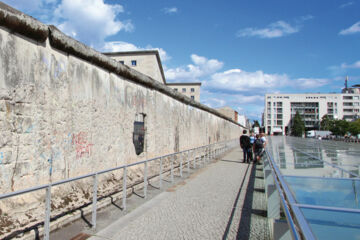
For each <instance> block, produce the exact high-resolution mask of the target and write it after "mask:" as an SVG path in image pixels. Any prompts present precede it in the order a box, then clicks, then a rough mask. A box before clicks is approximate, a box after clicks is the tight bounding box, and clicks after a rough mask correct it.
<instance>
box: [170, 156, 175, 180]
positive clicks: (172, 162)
mask: <svg viewBox="0 0 360 240" xmlns="http://www.w3.org/2000/svg"><path fill="white" fill-rule="evenodd" d="M174 160H175V155H172V156H171V164H170V167H171V170H170V173H171V182H174Z"/></svg>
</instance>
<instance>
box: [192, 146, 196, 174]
mask: <svg viewBox="0 0 360 240" xmlns="http://www.w3.org/2000/svg"><path fill="white" fill-rule="evenodd" d="M193 158H194V169H196V149H194V151H193Z"/></svg>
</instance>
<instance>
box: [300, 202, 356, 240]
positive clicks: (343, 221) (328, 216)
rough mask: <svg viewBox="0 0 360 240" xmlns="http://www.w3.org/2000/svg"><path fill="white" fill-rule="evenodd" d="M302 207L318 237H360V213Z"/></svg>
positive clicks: (328, 239)
mask: <svg viewBox="0 0 360 240" xmlns="http://www.w3.org/2000/svg"><path fill="white" fill-rule="evenodd" d="M300 209H301V211H302V212H303V214H304V216H305V218H306V220H307V221H308V223H309V225H310V227H311V230H312V231H313V233H314V235H315V236H316V238H317V239H325V240H330V239H334V240H335V239H336V240H339V239H341V240H345V239H360V213H356V212H340V211H329V210H320V209H311V208H300Z"/></svg>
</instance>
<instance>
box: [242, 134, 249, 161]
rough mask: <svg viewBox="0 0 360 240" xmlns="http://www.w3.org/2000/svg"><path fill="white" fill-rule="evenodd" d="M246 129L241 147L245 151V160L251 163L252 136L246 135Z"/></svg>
mask: <svg viewBox="0 0 360 240" xmlns="http://www.w3.org/2000/svg"><path fill="white" fill-rule="evenodd" d="M246 133H247V132H246V130H244V131H243V135H241V137H240V147H241V148H242V150H243V153H244V160H243V162H247V163H250V152H251V145H250V137H249V136H248V135H246Z"/></svg>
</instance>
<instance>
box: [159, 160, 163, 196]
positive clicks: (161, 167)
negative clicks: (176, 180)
mask: <svg viewBox="0 0 360 240" xmlns="http://www.w3.org/2000/svg"><path fill="white" fill-rule="evenodd" d="M162 159H163V158H162V157H160V173H159V178H160V180H159V188H160V189H162V178H163V176H162V172H163V165H162Z"/></svg>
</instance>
